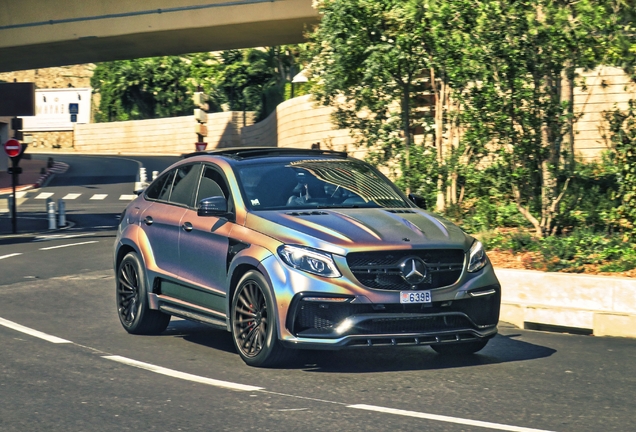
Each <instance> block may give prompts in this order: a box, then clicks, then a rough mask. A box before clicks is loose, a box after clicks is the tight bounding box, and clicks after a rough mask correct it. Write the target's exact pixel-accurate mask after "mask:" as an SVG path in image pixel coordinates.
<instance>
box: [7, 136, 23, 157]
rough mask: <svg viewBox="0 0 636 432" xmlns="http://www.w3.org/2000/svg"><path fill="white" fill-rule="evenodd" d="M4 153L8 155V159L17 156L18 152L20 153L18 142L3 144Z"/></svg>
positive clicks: (11, 141)
mask: <svg viewBox="0 0 636 432" xmlns="http://www.w3.org/2000/svg"><path fill="white" fill-rule="evenodd" d="M4 151H5V152H6V153H7V154H8V155H9V157H16V156H19V155H20V152H21V151H22V146H21V145H20V141H18V140H15V139H10V140H8V141H7V142H6V143H4Z"/></svg>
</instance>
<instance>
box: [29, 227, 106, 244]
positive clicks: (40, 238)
mask: <svg viewBox="0 0 636 432" xmlns="http://www.w3.org/2000/svg"><path fill="white" fill-rule="evenodd" d="M93 228H99V227H93ZM92 235H95V233H92V232H91V233H82V234H51V235H46V236H37V237H36V238H34V239H33V241H34V242H41V241H47V240H61V239H70V238H74V237H88V236H92Z"/></svg>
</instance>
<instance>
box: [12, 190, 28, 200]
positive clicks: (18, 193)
mask: <svg viewBox="0 0 636 432" xmlns="http://www.w3.org/2000/svg"><path fill="white" fill-rule="evenodd" d="M26 194H27V192H26V191H22V192H16V193H15V197H16V198H17V199H20V198H24V197H25V196H26Z"/></svg>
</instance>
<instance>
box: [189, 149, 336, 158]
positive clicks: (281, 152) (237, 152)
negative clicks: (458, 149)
mask: <svg viewBox="0 0 636 432" xmlns="http://www.w3.org/2000/svg"><path fill="white" fill-rule="evenodd" d="M203 155H208V156H228V157H231V158H234V159H246V158H253V157H264V156H277V155H278V156H291V155H299V156H302V155H305V156H321V155H324V156H338V157H345V158H346V157H347V152H342V151H335V150H318V149H316V150H313V149H301V148H291V147H228V148H223V149H216V150H210V151H199V152H193V153H188V154H184V155H182V156H181V157H182V158H189V157H193V156H203Z"/></svg>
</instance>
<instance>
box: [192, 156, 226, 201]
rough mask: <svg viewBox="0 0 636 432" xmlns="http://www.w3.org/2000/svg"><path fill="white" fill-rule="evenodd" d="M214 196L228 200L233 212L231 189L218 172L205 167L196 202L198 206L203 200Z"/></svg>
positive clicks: (207, 166)
mask: <svg viewBox="0 0 636 432" xmlns="http://www.w3.org/2000/svg"><path fill="white" fill-rule="evenodd" d="M213 196H222V197H224V198H226V199H227V201H228V210H229V211H233V203H232V197H231V196H230V189H229V188H228V186H227V182H226V181H225V179H224V178H223V176H222V175H221V173H220V172H219V171H218V170H216V169H215V168H213V167H211V166H209V165H205V167H204V169H203V175H202V176H201V183H200V184H199V190H198V193H197V199H196V201H195V202H196V203H197V206H198V205H199V202H200V201H201V200H202V199H205V198H210V197H213Z"/></svg>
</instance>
